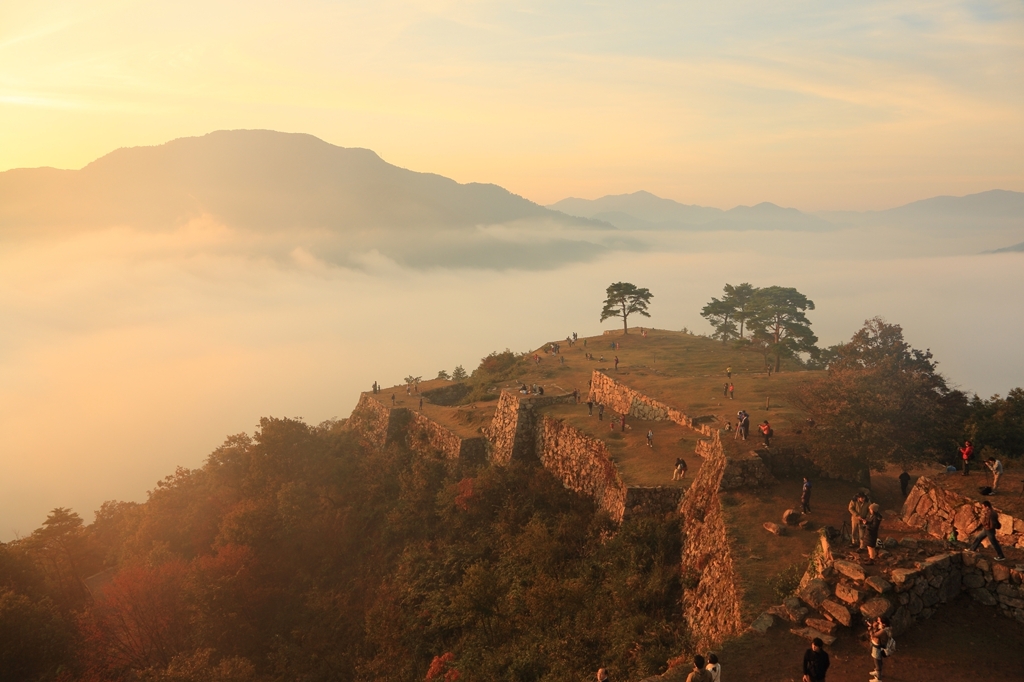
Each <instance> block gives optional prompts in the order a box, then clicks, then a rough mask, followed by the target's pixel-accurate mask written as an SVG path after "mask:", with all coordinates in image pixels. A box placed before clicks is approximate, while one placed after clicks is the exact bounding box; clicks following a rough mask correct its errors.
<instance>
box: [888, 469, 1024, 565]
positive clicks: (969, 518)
mask: <svg viewBox="0 0 1024 682" xmlns="http://www.w3.org/2000/svg"><path fill="white" fill-rule="evenodd" d="M997 499H998V498H997ZM992 502H993V505H992V506H993V507H994V508H995V509H996V511H999V509H998V507H996V504H995V500H992ZM982 509H983V507H982V506H981V503H980V502H976V501H975V500H972V499H970V498H968V497H964V496H963V495H960V494H959V493H955V492H953V491H951V490H946V489H945V488H943V487H942V486H941V485H940V484H939V483H937V482H936V481H935V480H933V479H931V478H928V477H927V476H921V477H920V478H919V479H917V483H916V484H915V485H914V487H913V489H912V490H911V491H910V494H909V495H907V499H906V501H905V502H904V503H903V521H904V523H906V524H907V525H910V526H913V527H915V528H920V529H921V530H923V531H924V532H926V533H930V534H931V535H934V536H936V537H940V538H946V537H949V534H950V532H951V531H952V530H953V529H954V528H955V529H956V532H957V537H958V538H959V539H960V540H968V539H970V536H971V532H972V531H973V530H974V529H975V528H977V527H978V524H979V519H980V518H981V510H982ZM999 523H1000V525H1002V528H1000V529H999V530H998V531H996V539H998V540H999V543H1000V544H1002V545H1003V546H1004V547H1021V548H1024V520H1021V519H1018V518H1014V517H1012V516H1010V515H1009V514H1003V513H1001V512H1000V514H999ZM986 544H987V541H986Z"/></svg>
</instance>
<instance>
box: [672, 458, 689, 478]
mask: <svg viewBox="0 0 1024 682" xmlns="http://www.w3.org/2000/svg"><path fill="white" fill-rule="evenodd" d="M684 478H686V460H685V459H683V458H682V457H676V468H675V470H674V471H673V472H672V480H673V481H681V480H683V479H684Z"/></svg>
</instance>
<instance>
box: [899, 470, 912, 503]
mask: <svg viewBox="0 0 1024 682" xmlns="http://www.w3.org/2000/svg"><path fill="white" fill-rule="evenodd" d="M909 486H910V474H908V473H907V472H906V470H905V469H904V471H903V473H901V474H900V492H901V493H903V497H906V496H907V488H908V487H909Z"/></svg>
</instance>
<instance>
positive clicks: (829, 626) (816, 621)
mask: <svg viewBox="0 0 1024 682" xmlns="http://www.w3.org/2000/svg"><path fill="white" fill-rule="evenodd" d="M804 624H805V625H807V627H809V628H813V629H815V630H817V631H818V632H824V633H825V634H826V635H831V634H833V633H834V632H835V631H836V628H837V627H839V626H837V625H836V624H835V623H833V622H832V621H830V620H826V619H824V618H808V619H807V620H805V621H804Z"/></svg>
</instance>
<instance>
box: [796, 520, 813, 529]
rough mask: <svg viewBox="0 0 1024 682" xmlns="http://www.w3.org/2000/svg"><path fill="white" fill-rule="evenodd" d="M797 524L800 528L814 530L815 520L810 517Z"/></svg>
mask: <svg viewBox="0 0 1024 682" xmlns="http://www.w3.org/2000/svg"><path fill="white" fill-rule="evenodd" d="M796 525H797V528H799V529H800V530H814V522H813V521H811V520H810V519H804V520H803V521H801V522H800V523H798V524H796Z"/></svg>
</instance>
